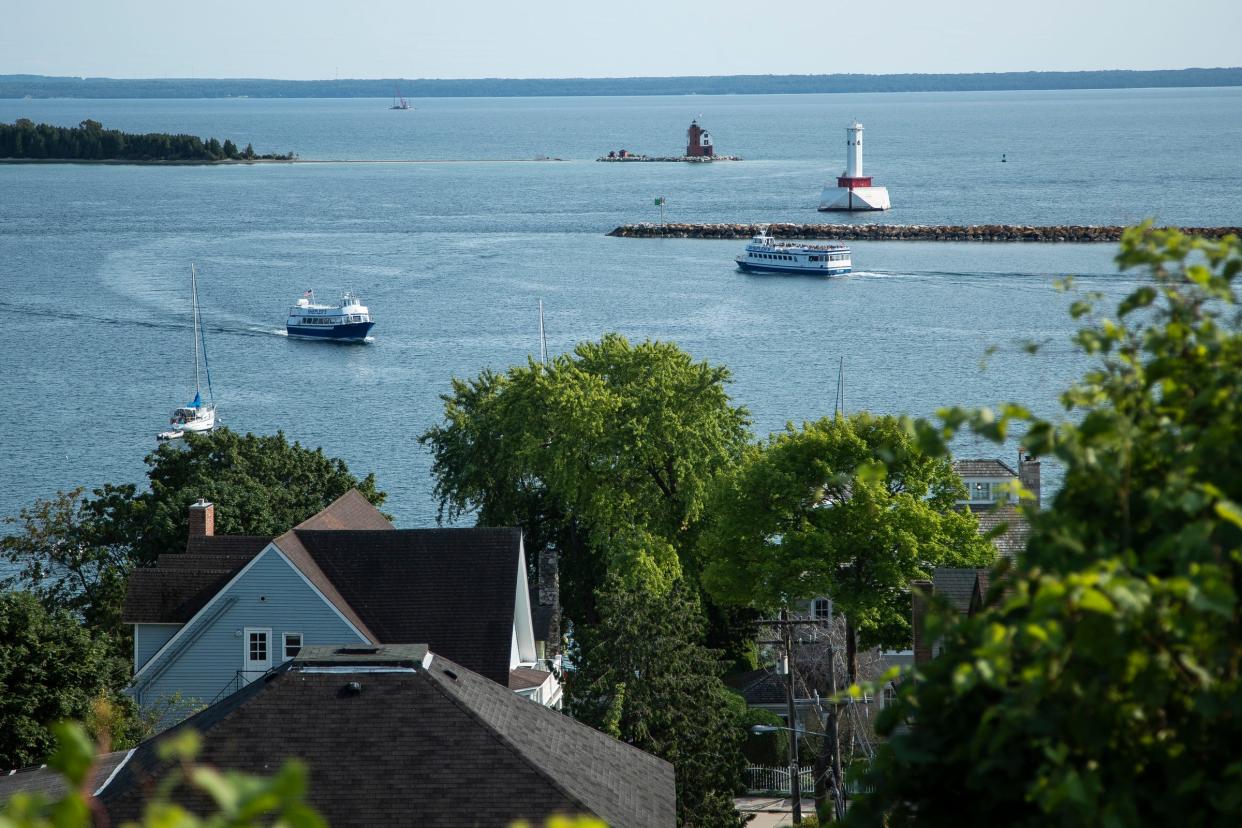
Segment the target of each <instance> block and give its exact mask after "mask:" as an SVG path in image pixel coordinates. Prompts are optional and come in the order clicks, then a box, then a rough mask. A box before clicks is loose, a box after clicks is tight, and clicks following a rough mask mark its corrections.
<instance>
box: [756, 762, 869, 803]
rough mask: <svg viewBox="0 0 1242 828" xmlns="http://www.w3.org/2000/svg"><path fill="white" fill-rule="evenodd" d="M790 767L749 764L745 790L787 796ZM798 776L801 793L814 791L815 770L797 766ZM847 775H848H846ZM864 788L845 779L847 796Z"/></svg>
mask: <svg viewBox="0 0 1242 828" xmlns="http://www.w3.org/2000/svg"><path fill="white" fill-rule="evenodd" d="M791 770H792V769H791V768H780V767H775V768H772V767H765V766H763V765H751V766H750V767H748V768H746V791H747V793H752V794H779V795H781V796H789V777H790V776H791ZM799 770H800V773H799V774H798V777H799V778H800V779H801V782H802V786H801V787H802V793H803V794H804V795H805V794H810V793H814V792H815V771H814V768H810V767H806V766H803V767H802V768H799ZM847 776H848V775H847ZM865 792H866V788H864V787H863V786H862V785H859V784H858V783H856V782H851V781H849V780H848V778H847V780H846V782H845V793H846V795H848V796H857V795H859V794H861V793H865Z"/></svg>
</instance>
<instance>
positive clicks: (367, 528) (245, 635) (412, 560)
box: [122, 490, 560, 723]
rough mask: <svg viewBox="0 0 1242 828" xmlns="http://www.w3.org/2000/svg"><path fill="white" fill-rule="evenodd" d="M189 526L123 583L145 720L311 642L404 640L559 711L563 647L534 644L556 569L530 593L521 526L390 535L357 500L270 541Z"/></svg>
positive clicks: (199, 518)
mask: <svg viewBox="0 0 1242 828" xmlns="http://www.w3.org/2000/svg"><path fill="white" fill-rule="evenodd" d="M189 524H190V533H189V538H188V541H187V544H186V549H185V551H184V552H175V553H168V554H164V555H161V556H160V558H159V561H158V563H157V565H156V566H155V567H151V568H143V569H138V570H135V571H134V572H133V573H132V574H131V576H130V581H129V585H128V590H127V594H126V600H125V606H124V610H123V614H122V618H123V619H124V621H125V622H126V623H129V624H132V625H133V627H134V677H133V680H132V683H131V686H130V689H129V692H130V694H131V695H132V696H133V697H134V699H135V700H136V701H137V702H138V704H139V705H140V706H141V707H143V708H144V709H146V710H152V709H160V708H163V707H167V705H168V703H169V702H170V701H171V700H177V702H178V705H177V706H178V707H179V709H181V710H184V709H186V708H193V707H196V706H201V705H202V704H208V703H211V702H213V701H216V700H218V699H220V698H223V697H224V696H227V695H229V694H230V693H232V692H235V691H236V690H238V689H239V688H241V687H244V686H245V685H247V684H249V683H251V682H253V681H255V680H257V679H259V678H261V677H263V676H264V675H266V674H267V673H268V672H269V671H271V670H273V669H276V668H279V667H280V666H282V665H283V664H285V663H287V662H289V661H291V660H292V659H294V658H296V657H297V656H298V655H299V653H300V652H301V651H302V649H303V648H304V647H307V646H309V645H313V644H329V643H335V644H340V643H354V644H358V645H365V646H377V645H381V644H401V643H406V642H410V641H422V642H430V646H432V647H434V648H436V651H437V652H439V653H443V654H445V657H451V658H452V659H453V660H454V661H456V662H457V663H459V664H463V665H465V666H466V667H468V668H469V669H472V670H474V671H475V672H477V673H479V674H480V675H483V676H485V677H486V678H488V679H490V680H492V681H494V682H496V683H497V684H498V685H500V686H502V687H509V686H512V687H513V689H514V690H515V691H516V692H518V693H520V694H522V695H525V696H529V697H531V698H533V699H536V700H538V701H540V702H542V703H544V704H548V705H552V706H559V704H560V686H559V684H558V683H557V681H556V678H555V675H554V673H553V672H552V670H551V668H552V667H553V666H554V660H555V656H556V652H557V650H558V646H557V645H558V644H559V640H558V641H556V642H543V645H544V646H543V647H542V648H541V647H540V646H539V645H538V644H537V642H536V638H535V634H536V631H535V615H536V613H535V611H534V610H535V608H536V607H538V606H539V602H540V600H541V596H544V597H546V598H547V599H548V600H551V601H552V602H553V605H552V606H549V607H540V612H539V615H540V621H541V628H542V630H543V632H544V634H554V635H557V636H558V639H559V624H558V623H557V621H556V617H557V616H558V615H559V607H558V606H556V605H555V604H556V596H555V592H556V589H555V572H554V571H553V572H551V573H549V572H546V571H545V572H543V573H541V576H548V577H550V578H551V579H553V586H552V588H550V589H544V590H543V591H542V592H541V591H540V589H539V588H538V586H536V587H535V588H534V589H532V588H531V586H530V585H528V583H527V580H528V579H527V569H526V554H525V551H524V549H523V544H522V533H521V531H520V530H518V529H505V528H477V527H476V528H469V529H397V528H395V527H393V525H392V524H391V523H389V522H388V520H387V519H386V518H385V517H384V516H383V515H382V514H381V513H380V512H379V511H378V510H377V509H376V508H375V507H374V506H372V505H371V504H370V503H368V502H367V500H366V498H364V497H363V496H362V495H361V494H360V493H359V492H357V491H356V490H354V491H350V492H347V493H346V494H345V495H343V496H342V497H341V498H339V499H338V500H337V501H335V502H334V503H332V504H331V505H329V506H328V507H327V508H326V509H324V510H323V511H322V512H319V513H318V514H316V515H314V516H313V517H311V518H309V519H308V520H306V521H304V522H302V523H301V524H299V525H298V526H296V527H294V528H293V529H290V530H289V531H288V532H285V533H284V534H282V535H280V536H278V537H275V538H267V537H241V536H228V535H216V534H215V507H214V505H213V504H211V503H206V502H199V503H196V504H194V505H193V506H191V507H190V515H189ZM541 563H542V562H541ZM543 568H544V569H545V570H546V565H545V567H543ZM515 671H519V672H517V673H515ZM535 672H540V673H542V674H543V679H542V680H541V681H538V682H536V681H535V679H536V678H537V676H536V675H535ZM178 712H179V711H178V710H174V709H169V710H167V711H166V713H165V714H164V717H163V718H164V721H165V722H166V723H171V721H175V719H176V717H177V713H178Z"/></svg>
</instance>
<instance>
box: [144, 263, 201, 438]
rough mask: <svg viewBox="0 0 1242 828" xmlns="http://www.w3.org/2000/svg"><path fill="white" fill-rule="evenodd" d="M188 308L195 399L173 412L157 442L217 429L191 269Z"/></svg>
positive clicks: (196, 290) (195, 274)
mask: <svg viewBox="0 0 1242 828" xmlns="http://www.w3.org/2000/svg"><path fill="white" fill-rule="evenodd" d="M190 305H191V308H192V312H193V317H194V324H193V325H192V326H191V334H192V338H193V339H194V399H193V400H191V401H190V402H189V403H187V404H186V405H183V406H182V407H180V408H178V409H177V410H175V411H173V415H172V419H170V420H169V423H170V424H171V425H172V428H170V429H169V430H168V431H161V432H160V433H159V435H157V436H158V438H159V439H160V440H176V439H178V438H181V437H184V436H185V435H186V432H194V433H196V434H203V433H206V432H208V431H211V430H212V429H213V428H215V427H216V401H215V395H214V394H213V393H212V389H211V368H210V366H208V364H207V340H206V339H205V338H204V336H203V320H202V315H201V314H200V313H199V309H198V271H197V269H195V267H194V265H193V264H191V265H190ZM200 350H201V352H202V363H203V370H202V373H203V374H206V375H207V399H206V401H204V400H203V388H202V384H201V379H200V376H201V375H200V372H199V365H198V364H199V353H200Z"/></svg>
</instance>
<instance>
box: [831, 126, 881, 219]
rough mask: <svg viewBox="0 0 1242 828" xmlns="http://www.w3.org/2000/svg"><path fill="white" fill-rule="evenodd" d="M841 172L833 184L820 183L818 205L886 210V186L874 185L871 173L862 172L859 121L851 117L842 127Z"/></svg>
mask: <svg viewBox="0 0 1242 828" xmlns="http://www.w3.org/2000/svg"><path fill="white" fill-rule="evenodd" d="M845 150H846V151H845V175H840V176H837V184H836V186H835V187H834V186H832V185H831V184H829V185H826V186H825V187H824V191H823V192H822V193H821V194H820V196H819V209H820V210H822V211H824V212H828V211H837V210H843V211H849V212H852V211H854V210H887V209H889V207H891V206H892V205H891V204H890V203H889V200H888V188H887V187H875V186H872V184H871V176H869V175H863V125H862V124H860V123H858V122H857V121H855V122H854V123H852V124H850V125H849V126H847V127H846V128H845Z"/></svg>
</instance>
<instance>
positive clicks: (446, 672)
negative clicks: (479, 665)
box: [444, 667, 457, 681]
mask: <svg viewBox="0 0 1242 828" xmlns="http://www.w3.org/2000/svg"><path fill="white" fill-rule="evenodd" d="M444 675H446V676H448V677H449V678H451V679H452V680H453V681H457V674H456V673H454V672H453V671H452V670H450V669H448V668H447V667H445V668H444Z"/></svg>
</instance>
